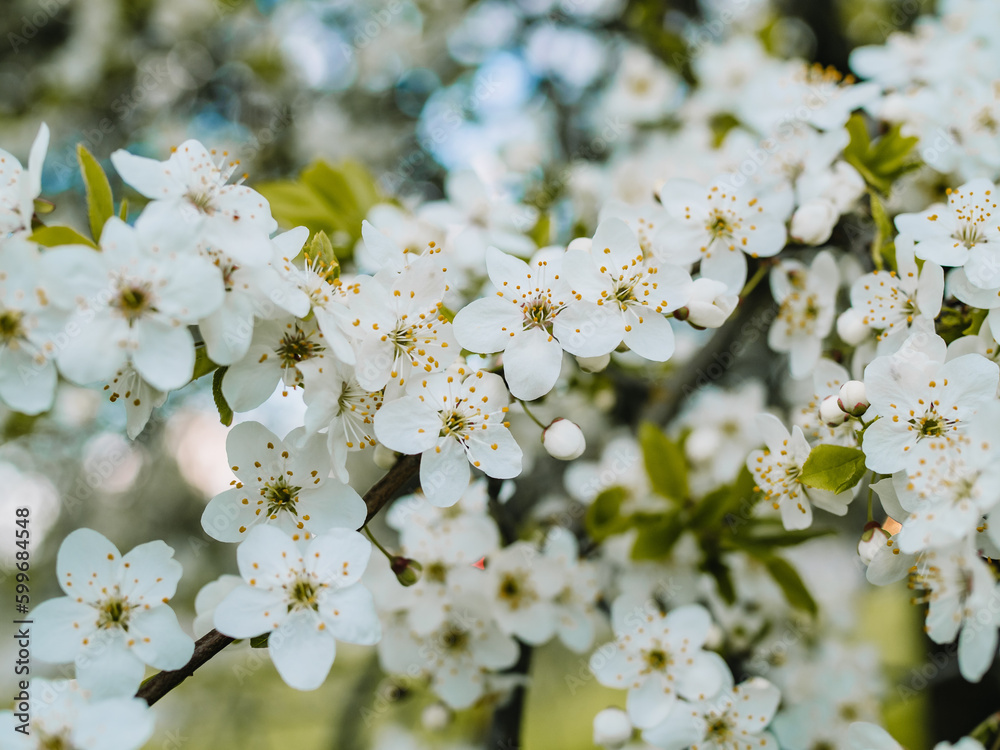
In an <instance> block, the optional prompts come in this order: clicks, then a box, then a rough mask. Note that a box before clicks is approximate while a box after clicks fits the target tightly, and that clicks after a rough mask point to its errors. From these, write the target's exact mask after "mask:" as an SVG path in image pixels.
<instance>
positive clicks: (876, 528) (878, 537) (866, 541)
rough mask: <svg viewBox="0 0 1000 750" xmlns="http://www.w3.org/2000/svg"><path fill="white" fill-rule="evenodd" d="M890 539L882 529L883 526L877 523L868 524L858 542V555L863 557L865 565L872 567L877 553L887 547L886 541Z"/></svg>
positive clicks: (862, 560) (870, 522)
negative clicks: (881, 548)
mask: <svg viewBox="0 0 1000 750" xmlns="http://www.w3.org/2000/svg"><path fill="white" fill-rule="evenodd" d="M888 538H889V534H888V533H886V531H885V529H883V528H882V524H880V523H878V522H877V521H869V522H868V523H866V524H865V528H864V531H862V532H861V540H860V541H859V542H858V555H860V556H861V562H863V563H864V564H865V565H871V564H872V559H873V558H874V557H875V553H876V552H878V550H879V548H880V547H884V546H885V540H886V539H888Z"/></svg>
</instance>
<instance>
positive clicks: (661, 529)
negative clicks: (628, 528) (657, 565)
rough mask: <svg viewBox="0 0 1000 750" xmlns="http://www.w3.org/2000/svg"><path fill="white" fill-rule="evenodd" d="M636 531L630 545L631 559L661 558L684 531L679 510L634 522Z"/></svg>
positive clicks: (668, 552)
mask: <svg viewBox="0 0 1000 750" xmlns="http://www.w3.org/2000/svg"><path fill="white" fill-rule="evenodd" d="M636 529H637V530H638V533H637V534H636V537H635V544H634V545H632V559H633V560H661V559H663V558H664V557H666V556H667V555H669V554H670V550H671V549H673V546H674V544H675V543H676V542H677V540H678V539H679V538H680V536H681V533H683V531H684V523H683V522H682V519H681V515H680V512H679V511H675V512H673V513H667V514H666V515H664V516H660V517H659V518H656V519H655V520H643V522H642V523H638V524H636Z"/></svg>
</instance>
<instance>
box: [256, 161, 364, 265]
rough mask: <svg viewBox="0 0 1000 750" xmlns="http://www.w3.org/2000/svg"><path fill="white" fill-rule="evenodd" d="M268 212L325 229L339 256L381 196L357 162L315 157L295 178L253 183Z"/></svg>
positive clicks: (282, 220)
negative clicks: (267, 203)
mask: <svg viewBox="0 0 1000 750" xmlns="http://www.w3.org/2000/svg"><path fill="white" fill-rule="evenodd" d="M255 187H256V188H257V190H258V191H259V192H260V193H261V194H263V196H264V197H265V198H267V200H268V202H269V203H270V205H271V214H272V215H273V216H274V218H275V219H277V220H278V223H279V224H281V225H282V226H287V227H295V226H305V227H307V228H308V229H309V231H310V233H311V234H315V233H317V232H319V231H323V232H326V234H327V237H328V238H329V240H330V242H331V244H332V245H333V248H334V250H336V251H337V253H338V254H339V255H340V256H341V258H346V257H350V255H351V253H352V252H353V250H354V243H355V242H356V241H357V240H358V239H359V238H360V237H361V222H362V221H363V220H364V218H365V217H366V216H367V215H368V211H369V209H370V208H371V207H372V206H373V205H375V204H376V203H378V202H379V201H380V200H381V196H380V195H379V190H378V187H377V186H376V184H375V181H374V180H373V179H372V176H371V175H370V174H369V173H368V170H367V169H366V168H365V167H364V166H362V165H361V164H358V163H357V162H352V161H345V162H341V163H340V164H338V165H336V166H331V165H330V164H327V163H326V162H323V161H316V162H313V163H312V164H310V165H309V166H308V167H306V168H305V169H303V170H302V172H301V174H300V175H299V177H298V179H296V180H281V181H277V182H268V183H262V184H260V183H259V184H257V185H256V186H255Z"/></svg>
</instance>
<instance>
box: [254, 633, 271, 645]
mask: <svg viewBox="0 0 1000 750" xmlns="http://www.w3.org/2000/svg"><path fill="white" fill-rule="evenodd" d="M270 637H271V634H270V633H264V634H263V635H255V636H254V637H253V638H251V639H250V648H267V641H268V639H269V638H270Z"/></svg>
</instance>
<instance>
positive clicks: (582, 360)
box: [576, 354, 611, 372]
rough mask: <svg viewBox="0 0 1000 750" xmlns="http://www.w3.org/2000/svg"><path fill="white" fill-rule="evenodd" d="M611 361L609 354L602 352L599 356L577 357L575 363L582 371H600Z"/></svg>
mask: <svg viewBox="0 0 1000 750" xmlns="http://www.w3.org/2000/svg"><path fill="white" fill-rule="evenodd" d="M610 362H611V355H610V354H602V355H601V356H600V357H577V358H576V363H577V364H578V365H580V369H581V370H583V371H584V372H600V371H601V370H603V369H604V368H605V367H607V366H608V364H609V363H610Z"/></svg>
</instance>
